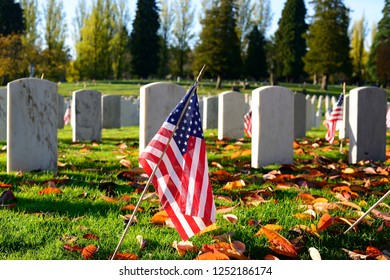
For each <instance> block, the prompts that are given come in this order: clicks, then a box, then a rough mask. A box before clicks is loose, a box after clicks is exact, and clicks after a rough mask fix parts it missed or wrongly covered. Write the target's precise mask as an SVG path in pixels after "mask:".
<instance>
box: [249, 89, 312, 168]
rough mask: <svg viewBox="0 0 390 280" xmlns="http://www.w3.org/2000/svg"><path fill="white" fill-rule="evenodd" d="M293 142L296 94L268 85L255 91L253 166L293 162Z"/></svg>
mask: <svg viewBox="0 0 390 280" xmlns="http://www.w3.org/2000/svg"><path fill="white" fill-rule="evenodd" d="M309 102H310V101H309ZM310 103H311V102H310ZM293 141H294V94H293V93H292V91H291V90H289V89H287V88H284V87H280V86H264V87H260V88H257V89H255V90H253V91H252V167H254V168H260V167H262V166H265V165H268V164H273V163H281V164H290V163H292V162H293V157H294V153H293Z"/></svg>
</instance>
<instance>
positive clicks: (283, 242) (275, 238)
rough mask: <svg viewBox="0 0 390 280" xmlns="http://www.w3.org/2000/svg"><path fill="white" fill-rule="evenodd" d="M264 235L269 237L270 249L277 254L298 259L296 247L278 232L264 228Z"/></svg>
mask: <svg viewBox="0 0 390 280" xmlns="http://www.w3.org/2000/svg"><path fill="white" fill-rule="evenodd" d="M262 229H263V231H262V232H263V233H264V234H265V236H267V238H268V241H269V242H270V249H271V250H272V251H274V252H275V253H278V254H281V255H284V256H288V257H297V256H298V253H297V251H296V250H295V247H294V245H292V244H291V243H290V241H288V240H287V239H286V238H284V237H283V236H282V235H280V234H279V233H277V232H276V231H273V230H270V229H267V228H265V227H262Z"/></svg>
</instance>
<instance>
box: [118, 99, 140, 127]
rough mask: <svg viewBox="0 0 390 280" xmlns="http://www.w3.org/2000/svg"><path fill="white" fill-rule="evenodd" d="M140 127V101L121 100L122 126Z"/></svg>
mask: <svg viewBox="0 0 390 280" xmlns="http://www.w3.org/2000/svg"><path fill="white" fill-rule="evenodd" d="M138 125H139V99H138V98H137V99H135V98H134V97H122V99H121V126H138Z"/></svg>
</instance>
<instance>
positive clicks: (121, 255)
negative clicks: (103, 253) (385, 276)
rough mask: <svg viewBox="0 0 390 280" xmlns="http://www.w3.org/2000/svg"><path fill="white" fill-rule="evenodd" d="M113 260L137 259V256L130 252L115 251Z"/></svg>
mask: <svg viewBox="0 0 390 280" xmlns="http://www.w3.org/2000/svg"><path fill="white" fill-rule="evenodd" d="M111 258H112V255H111V256H110V259H111ZM114 260H138V256H137V255H134V254H130V253H116V255H115V258H114Z"/></svg>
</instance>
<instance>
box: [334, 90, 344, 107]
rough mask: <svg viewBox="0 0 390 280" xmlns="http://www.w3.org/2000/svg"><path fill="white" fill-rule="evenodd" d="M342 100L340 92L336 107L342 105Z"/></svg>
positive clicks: (342, 96) (342, 95)
mask: <svg viewBox="0 0 390 280" xmlns="http://www.w3.org/2000/svg"><path fill="white" fill-rule="evenodd" d="M343 101H344V94H343V93H342V94H340V96H339V99H338V100H337V102H336V106H337V107H340V106H342V105H343Z"/></svg>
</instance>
